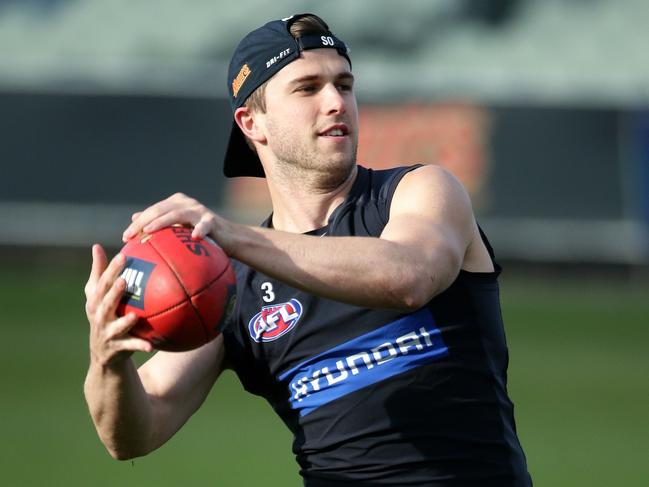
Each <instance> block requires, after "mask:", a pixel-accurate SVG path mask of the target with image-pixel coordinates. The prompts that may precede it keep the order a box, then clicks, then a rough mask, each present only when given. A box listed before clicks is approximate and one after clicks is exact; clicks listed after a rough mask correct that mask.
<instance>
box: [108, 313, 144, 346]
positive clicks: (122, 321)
mask: <svg viewBox="0 0 649 487" xmlns="http://www.w3.org/2000/svg"><path fill="white" fill-rule="evenodd" d="M139 319H140V318H139V317H138V316H137V315H136V314H135V313H133V312H132V311H131V312H129V313H126V314H125V315H124V316H121V317H119V318H117V319H116V320H114V321H112V322H111V323H110V324H109V325H108V330H107V334H108V336H109V337H110V338H112V339H115V338H120V337H124V336H126V335H127V333H128V332H129V331H130V330H131V328H133V327H134V326H135V325H136V324H137V322H138V321H139Z"/></svg>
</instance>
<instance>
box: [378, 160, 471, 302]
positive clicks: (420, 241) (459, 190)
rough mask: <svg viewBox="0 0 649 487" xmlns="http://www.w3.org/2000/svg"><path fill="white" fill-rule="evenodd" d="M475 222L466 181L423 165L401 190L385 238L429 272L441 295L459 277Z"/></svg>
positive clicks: (414, 172)
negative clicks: (398, 246) (462, 183)
mask: <svg viewBox="0 0 649 487" xmlns="http://www.w3.org/2000/svg"><path fill="white" fill-rule="evenodd" d="M473 224H474V219H473V212H472V209H471V203H470V200H469V198H468V195H467V194H466V191H465V190H464V188H463V187H462V185H461V183H459V182H458V181H457V179H455V178H454V177H453V176H452V175H451V174H450V173H449V172H448V171H446V170H444V169H442V168H440V167H437V166H424V167H421V168H419V169H417V170H415V171H412V172H410V173H408V174H406V176H404V178H403V179H402V181H401V182H400V183H399V185H398V186H397V188H396V190H395V192H394V196H393V198H392V203H391V205H390V218H389V221H388V223H387V225H386V226H385V228H384V230H383V232H382V234H381V238H382V239H385V240H389V241H392V242H395V243H397V244H400V245H402V246H403V248H404V249H405V250H406V251H408V252H410V253H411V256H412V258H414V259H416V260H417V262H418V264H419V266H420V267H419V268H420V272H422V273H428V274H429V278H430V280H432V284H431V283H429V284H428V285H429V286H430V287H431V289H433V288H434V289H433V290H436V291H439V288H440V287H443V288H445V287H447V286H448V285H450V284H451V282H452V280H453V279H455V277H456V276H457V274H458V273H459V271H460V268H461V267H462V262H463V259H464V255H465V252H466V250H467V247H468V245H469V243H470V241H471V237H472V231H473Z"/></svg>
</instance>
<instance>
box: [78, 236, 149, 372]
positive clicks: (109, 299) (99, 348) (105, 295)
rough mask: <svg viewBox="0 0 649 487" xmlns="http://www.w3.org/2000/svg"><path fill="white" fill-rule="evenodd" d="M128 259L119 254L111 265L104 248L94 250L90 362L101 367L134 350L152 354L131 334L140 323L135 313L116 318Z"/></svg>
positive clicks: (89, 287)
mask: <svg viewBox="0 0 649 487" xmlns="http://www.w3.org/2000/svg"><path fill="white" fill-rule="evenodd" d="M125 262H126V258H125V257H124V255H122V254H117V255H116V256H115V257H114V258H113V259H112V260H111V262H110V263H108V258H107V257H106V252H105V251H104V249H103V248H102V247H101V245H93V247H92V269H91V271H90V276H89V278H88V282H87V283H86V286H85V293H86V316H87V318H88V323H89V324H90V360H91V362H93V363H95V364H96V365H99V366H101V367H106V366H110V365H113V364H115V363H116V362H119V361H122V360H125V359H126V358H128V357H130V356H131V355H132V354H133V352H135V351H142V352H151V351H152V350H153V346H152V345H151V344H150V343H149V342H147V341H146V340H142V339H140V338H136V337H134V336H131V335H129V330H131V328H133V327H134V326H135V324H136V323H137V320H138V318H137V316H136V315H135V313H128V314H126V315H125V316H122V317H117V315H116V310H117V306H118V304H119V301H120V299H121V298H122V295H123V294H124V291H125V289H126V282H125V281H124V279H122V278H121V277H119V276H120V274H121V272H122V270H123V269H124V264H125Z"/></svg>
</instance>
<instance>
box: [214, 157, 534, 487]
mask: <svg viewBox="0 0 649 487" xmlns="http://www.w3.org/2000/svg"><path fill="white" fill-rule="evenodd" d="M416 167H418V166H412V167H403V168H396V169H389V170H382V171H374V170H371V169H365V168H363V167H359V168H358V176H357V179H356V181H355V183H354V185H353V187H352V189H351V191H350V193H349V194H348V195H347V198H346V199H345V201H344V202H343V203H342V204H341V205H340V206H339V207H338V208H337V209H336V210H335V211H334V212H333V214H332V215H331V217H330V218H329V222H328V225H327V226H326V227H324V228H322V229H319V230H315V231H313V232H309V233H310V234H312V235H321V236H323V238H335V237H336V236H349V235H355V236H362V237H378V236H379V235H380V234H381V231H382V230H383V227H384V226H385V225H386V223H387V221H388V216H389V208H390V202H391V198H392V195H393V193H394V190H395V188H396V186H397V184H398V183H399V181H400V180H401V178H402V177H403V175H404V174H406V173H407V172H408V171H410V170H413V169H416ZM269 224H270V219H269V220H267V222H266V223H265V225H266V226H268V225H269ZM483 240H484V242H485V244H486V246H487V248H488V249H489V252H490V254H492V258H493V253H492V251H491V248H490V246H489V244H488V242H487V240H486V237H484V235H483ZM494 265H495V266H496V272H493V273H469V272H466V271H461V272H460V274H459V276H458V277H457V279H456V280H455V281H454V282H453V284H452V285H451V286H450V287H449V288H448V289H447V290H446V291H444V292H443V293H441V294H439V295H437V296H435V297H434V298H433V299H432V300H431V301H430V302H429V303H428V304H427V305H426V306H424V307H423V308H421V309H419V310H418V311H415V312H412V313H407V312H406V313H404V312H401V311H398V310H391V309H368V308H362V307H358V306H353V305H350V304H345V303H341V302H338V301H333V300H329V299H323V298H319V297H317V296H313V295H311V294H308V293H305V292H302V291H299V290H297V289H295V288H292V287H290V286H287V285H285V284H284V283H282V282H280V281H278V280H276V279H272V278H270V277H268V276H266V275H264V274H262V273H260V272H257V271H256V270H254V269H252V268H250V267H248V266H246V265H244V264H242V263H240V262H235V268H236V273H237V293H238V303H237V306H236V309H235V311H234V314H233V318H232V320H231V321H230V322H229V323H228V325H227V326H226V328H225V330H224V331H223V335H224V338H225V347H226V351H227V355H228V359H229V361H230V364H231V365H232V367H233V368H234V370H235V371H236V373H237V375H238V376H239V378H240V380H241V382H242V384H243V386H244V388H245V389H246V390H248V391H249V392H251V393H253V394H256V395H260V396H262V397H264V398H265V399H266V400H267V401H268V402H269V403H270V405H271V406H272V407H273V409H274V410H275V412H276V413H277V414H278V415H279V416H280V417H281V418H282V420H283V421H284V422H285V423H286V425H287V426H288V427H289V429H290V430H291V431H292V432H293V434H294V444H293V451H294V453H295V455H296V457H297V461H298V463H299V464H300V467H301V470H300V473H301V475H302V476H303V477H304V481H305V485H307V486H309V487H321V486H328V487H329V486H341V485H354V486H362V485H399V486H407V485H418V486H481V487H484V486H499V487H506V486H516V487H519V486H530V485H531V483H532V482H531V479H530V477H529V474H528V472H527V467H526V462H525V456H524V454H523V451H522V449H521V446H520V444H519V441H518V438H517V436H516V429H515V424H514V416H513V404H512V403H511V401H510V400H509V398H508V395H507V390H506V370H507V361H508V355H507V347H506V344H505V334H504V329H503V324H502V319H501V313H500V305H499V296H498V284H497V280H496V279H497V276H498V274H499V272H500V268H499V267H498V265H497V264H495V263H494Z"/></svg>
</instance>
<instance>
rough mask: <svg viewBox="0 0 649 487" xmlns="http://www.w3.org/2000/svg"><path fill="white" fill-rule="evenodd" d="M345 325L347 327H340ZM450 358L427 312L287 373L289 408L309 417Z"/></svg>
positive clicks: (421, 311)
mask: <svg viewBox="0 0 649 487" xmlns="http://www.w3.org/2000/svg"><path fill="white" fill-rule="evenodd" d="M340 326H344V323H341V324H340ZM447 354H448V348H447V347H446V344H445V343H444V340H443V339H442V336H441V333H440V331H439V329H438V328H437V327H436V326H435V322H434V320H433V316H432V314H431V313H430V311H429V310H428V308H422V309H420V310H418V311H416V312H414V313H412V314H410V315H408V316H405V317H403V318H401V319H399V320H397V321H393V322H392V323H388V324H387V325H384V326H382V327H381V328H377V329H376V330H373V331H371V332H369V333H366V334H365V335H361V336H359V337H356V338H354V339H353V340H350V341H348V342H345V343H342V344H340V345H338V346H336V347H334V348H332V349H330V350H328V351H326V352H323V353H321V354H318V355H316V356H315V357H311V358H310V359H308V360H306V361H304V362H302V363H301V364H300V365H298V366H297V367H293V368H292V369H290V370H288V371H286V372H284V373H283V374H282V375H280V376H279V380H281V381H286V382H287V386H288V390H289V395H290V399H289V402H290V405H291V408H292V409H297V410H299V412H300V416H305V415H307V414H309V413H311V412H313V411H314V410H316V409H317V408H319V407H320V406H324V405H325V404H327V403H329V402H331V401H334V400H336V399H338V398H341V397H343V396H345V395H347V394H350V393H352V392H354V391H357V390H359V389H362V388H363V387H367V386H369V385H371V384H375V383H377V382H381V381H383V380H385V379H388V378H390V377H392V376H395V375H397V374H400V373H402V372H406V371H407V370H410V369H414V368H416V367H420V366H422V365H425V364H426V363H428V362H430V361H431V360H436V359H438V358H440V357H443V356H445V355H447Z"/></svg>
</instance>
